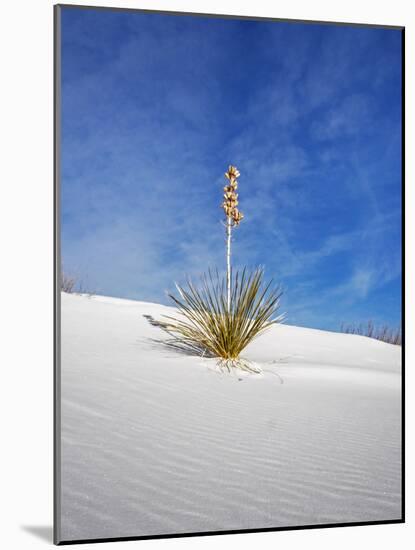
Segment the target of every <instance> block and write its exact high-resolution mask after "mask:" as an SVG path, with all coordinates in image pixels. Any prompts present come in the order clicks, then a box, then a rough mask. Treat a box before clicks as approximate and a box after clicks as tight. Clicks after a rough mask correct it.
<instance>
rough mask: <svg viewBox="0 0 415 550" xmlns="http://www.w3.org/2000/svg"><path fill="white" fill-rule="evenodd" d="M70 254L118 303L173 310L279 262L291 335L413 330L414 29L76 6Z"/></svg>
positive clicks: (66, 63) (69, 73) (65, 240)
mask: <svg viewBox="0 0 415 550" xmlns="http://www.w3.org/2000/svg"><path fill="white" fill-rule="evenodd" d="M61 138H62V141H61V144H62V172H61V182H62V260H63V265H64V269H65V271H67V272H68V273H71V274H74V275H77V276H78V277H80V278H81V279H82V280H83V282H84V284H85V285H87V286H89V287H90V288H91V289H92V290H95V291H97V292H99V293H101V294H106V295H111V296H120V297H126V298H133V299H138V300H145V301H152V302H162V303H168V299H167V298H166V290H171V289H172V288H173V282H174V281H183V278H184V275H185V274H190V275H191V276H197V275H198V274H200V273H201V272H203V271H205V270H206V268H207V267H208V266H217V267H219V268H220V269H225V242H224V228H223V226H222V225H221V220H222V218H223V213H222V211H221V209H220V203H221V198H222V187H223V185H224V177H223V173H224V171H225V170H226V168H227V166H228V165H229V164H230V163H232V164H235V165H236V166H237V167H238V168H239V170H240V172H241V176H240V185H239V194H240V197H239V198H240V208H241V210H242V212H243V213H244V214H245V219H244V220H243V222H242V224H241V225H240V227H239V228H238V229H237V230H236V231H235V238H234V243H233V257H234V260H233V263H234V266H242V265H247V266H251V267H254V266H257V265H264V266H265V271H266V276H267V277H268V278H271V277H272V278H274V279H275V280H277V281H279V282H281V284H282V285H283V287H284V291H285V292H284V297H283V304H282V305H283V309H284V311H286V312H287V323H289V324H297V325H302V326H311V327H317V328H323V329H332V330H336V329H339V327H340V324H341V323H342V322H360V321H366V320H368V319H374V320H375V321H376V322H378V323H389V324H391V325H398V324H399V322H400V315H401V309H400V305H401V302H400V294H401V34H400V31H398V30H394V29H378V28H357V27H347V26H328V25H314V24H308V25H305V24H298V23H282V22H266V21H261V22H259V21H250V20H234V19H216V18H198V17H191V16H186V17H182V16H169V15H159V14H143V13H135V12H116V11H106V10H105V11H104V10H92V9H91V10H85V9H71V8H66V9H65V8H63V9H62V135H61Z"/></svg>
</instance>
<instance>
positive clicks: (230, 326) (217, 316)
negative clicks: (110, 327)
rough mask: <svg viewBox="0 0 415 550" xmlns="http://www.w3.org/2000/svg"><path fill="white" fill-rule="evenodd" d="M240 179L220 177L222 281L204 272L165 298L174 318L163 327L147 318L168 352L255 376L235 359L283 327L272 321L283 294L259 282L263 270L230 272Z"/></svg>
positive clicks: (235, 174)
mask: <svg viewBox="0 0 415 550" xmlns="http://www.w3.org/2000/svg"><path fill="white" fill-rule="evenodd" d="M239 175H240V174H239V171H238V170H237V168H236V167H235V166H229V169H228V171H227V172H226V173H225V176H226V178H227V179H228V183H227V185H226V186H225V188H224V202H223V203H222V208H223V209H224V211H225V215H226V223H225V227H226V266H227V270H226V276H225V277H222V276H221V275H220V274H219V272H218V271H217V270H216V271H214V272H212V271H210V270H209V272H208V273H207V274H205V275H203V276H202V277H201V281H200V284H198V285H195V284H194V283H193V282H192V281H191V280H190V279H187V281H186V284H185V285H178V284H176V289H177V292H178V295H175V294H169V297H170V299H171V300H172V301H173V303H174V305H175V306H176V308H177V311H178V316H176V317H172V316H164V319H165V321H156V320H154V319H152V318H151V317H148V318H149V320H150V322H151V323H152V324H153V325H157V326H159V327H160V328H162V329H163V330H164V331H166V332H167V333H168V334H169V336H170V339H169V340H167V341H165V342H164V343H165V344H166V345H168V346H171V347H173V348H176V349H180V350H182V351H183V350H184V351H188V352H191V353H197V354H200V355H204V356H209V357H216V358H217V359H218V364H219V366H220V367H221V368H222V369H226V370H228V371H231V369H232V368H234V367H236V368H240V369H243V370H246V371H250V372H259V371H260V369H259V368H257V367H254V366H253V365H252V364H251V363H249V361H247V360H245V359H243V358H241V357H240V354H241V352H242V351H243V350H244V349H245V348H246V346H247V345H248V344H249V343H250V342H252V340H253V339H254V338H255V337H257V336H258V335H260V334H262V333H263V332H264V330H266V329H267V328H268V327H270V326H271V325H273V324H275V323H279V322H281V321H282V319H283V316H282V315H278V316H276V313H277V311H278V309H279V306H280V297H281V294H282V292H281V289H280V287H279V286H273V282H272V281H271V282H269V283H268V284H265V283H264V282H263V278H264V272H263V269H262V268H257V269H255V270H254V271H252V272H248V270H247V269H246V268H244V269H242V270H241V271H235V272H234V273H233V271H232V267H231V236H232V229H233V228H234V227H236V226H238V225H239V223H240V222H241V220H242V219H243V215H242V213H241V212H239V210H238V208H237V205H238V194H237V193H236V190H237V187H238V182H237V178H238V177H239Z"/></svg>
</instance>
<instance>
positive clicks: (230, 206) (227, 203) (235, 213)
mask: <svg viewBox="0 0 415 550" xmlns="http://www.w3.org/2000/svg"><path fill="white" fill-rule="evenodd" d="M225 176H226V178H227V179H228V180H229V183H228V185H226V186H225V187H224V188H223V190H224V191H225V193H224V195H223V197H224V199H225V200H224V201H223V204H222V207H223V209H224V211H225V214H226V217H227V218H230V220H231V222H232V225H239V223H240V222H241V220H242V218H243V217H244V216H243V214H242V212H239V210H238V208H237V206H238V193H237V192H236V190H237V189H238V180H237V178H238V177H239V176H240V173H239V170H238V169H237V168H236V166H229V168H228V171H227V172H225Z"/></svg>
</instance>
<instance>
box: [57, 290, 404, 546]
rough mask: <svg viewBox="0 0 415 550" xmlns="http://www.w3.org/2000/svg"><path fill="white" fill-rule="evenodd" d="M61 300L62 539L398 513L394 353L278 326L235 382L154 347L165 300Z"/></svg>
mask: <svg viewBox="0 0 415 550" xmlns="http://www.w3.org/2000/svg"><path fill="white" fill-rule="evenodd" d="M63 298H64V300H63V308H62V309H63V312H62V440H61V449H62V472H61V474H62V510H61V513H62V533H61V535H62V539H63V540H74V539H84V538H101V537H120V536H140V535H153V534H163V533H186V532H192V531H193V532H194V531H211V530H229V529H249V528H253V529H255V528H264V527H280V526H295V525H311V524H322V523H333V522H354V521H372V520H385V519H399V518H400V516H401V508H400V503H401V493H400V491H401V477H400V474H401V464H400V458H401V441H400V422H401V410H400V374H399V355H398V353H397V350H395V349H392V350H391V349H390V348H394V347H393V346H387V345H386V344H385V345H383V344H381V343H378V342H376V343H377V344H381V345H380V346H373V344H372V342H371V341H370V342H369V343H367V342H366V340H367V339H362V340H363V341H361V339H360V338H359V337H357V338H358V344H357V348H359V349H358V350H357V351H356V345H354V344H353V342H354V341H352V340H351V339H350V337H349V335H336V336H337V339H338V340H339V339H340V340H341V339H342V338H343V339H344V341H343V340H342V341H341V342H340V343H338V344H336V341H335V339H333V338H332V335H331V334H329V337H327V336H326V335H327V334H328V333H324V332H321V331H309V332H312V333H318V334H317V335H316V334H313V335H312V336H313V338H310V342H312V344H311V343H310V344H308V346H306V344H304V350H302V351H300V352H299V351H298V349H299V346H298V345H295V344H296V341H297V344H298V341H299V340H301V341H302V342H304V341H306V342H307V337H308V336H310V335H309V332H307V329H297V328H296V327H277V328H276V329H275V332H274V333H273V334H270V333H268V334H267V335H264V336H263V337H262V338H260V339H258V341H257V342H255V344H253V346H251V348H250V349H249V350H248V352H247V356H251V358H253V359H255V360H257V361H262V364H263V365H264V366H266V369H267V370H268V371H269V372H268V373H266V374H265V376H264V377H262V378H258V377H256V378H255V379H254V378H244V379H242V380H241V381H239V380H238V378H234V377H229V376H219V375H218V374H216V373H215V372H212V371H211V370H209V369H208V368H206V365H205V364H204V362H203V361H200V360H198V359H197V358H196V359H195V358H194V357H187V356H183V355H174V354H172V353H171V352H168V353H167V352H166V351H165V350H163V349H157V348H155V347H152V346H149V345H147V344H146V339H147V338H149V337H152V336H154V331H155V330H156V329H155V328H154V327H151V326H149V325H148V324H146V322H145V321H143V319H142V314H143V313H150V314H154V310H156V311H157V308H159V309H160V310H161V309H163V308H162V306H156V305H152V304H143V303H133V302H125V303H122V301H119V302H117V301H115V302H112V301H110V300H109V301H105V300H98V299H88V298H85V297H79V296H67V295H64V296H63ZM149 310H150V311H149ZM280 328H281V329H282V332H281V330H279V329H280ZM273 330H274V329H273ZM299 330H300V331H303V332H304V331H305V336H304V338H302V339H301V338H299V336H300V332H298V331H299ZM310 346H311V347H312V349H309V350H308V352H307V349H306V348H307V347H308V348H310ZM384 346H387V347H386V348H384ZM331 347H334V351H333V349H331V351H330V353H329V352H328V351H327V348H329V349H330V348H331ZM347 349H350V350H351V351H350V353H349V355H350V360H349V365H347V364H345V363H346V362H347ZM299 354H300V355H302V357H298V355H299ZM337 356H339V360H336V357H337ZM283 357H284V358H285V359H284V360H282V358H283ZM318 357H320V361H319V360H318ZM287 358H288V359H287ZM374 365H375V366H374ZM272 371H275V372H277V373H278V375H279V376H281V377H282V379H283V381H284V383H283V384H281V383H280V381H279V379H278V377H275V376H272V374H271V373H272Z"/></svg>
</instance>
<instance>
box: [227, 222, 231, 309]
mask: <svg viewBox="0 0 415 550" xmlns="http://www.w3.org/2000/svg"><path fill="white" fill-rule="evenodd" d="M231 236H232V222H231V218H230V216H228V219H227V224H226V289H227V304H228V312H229V313H230V311H231Z"/></svg>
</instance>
